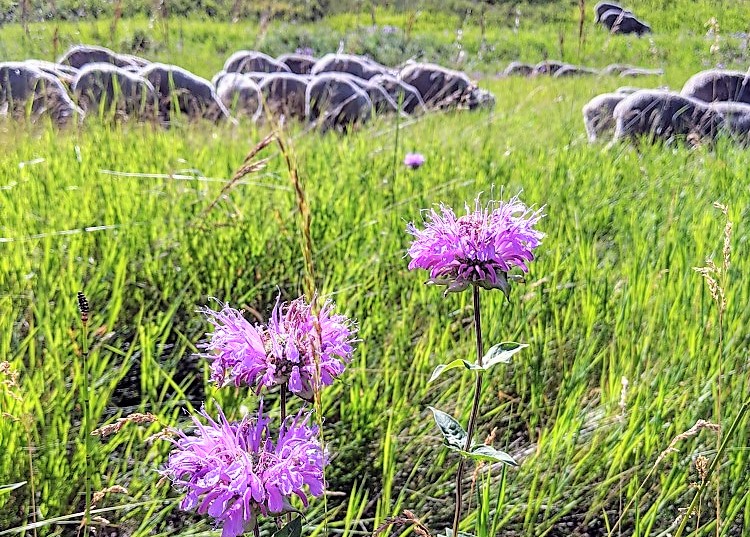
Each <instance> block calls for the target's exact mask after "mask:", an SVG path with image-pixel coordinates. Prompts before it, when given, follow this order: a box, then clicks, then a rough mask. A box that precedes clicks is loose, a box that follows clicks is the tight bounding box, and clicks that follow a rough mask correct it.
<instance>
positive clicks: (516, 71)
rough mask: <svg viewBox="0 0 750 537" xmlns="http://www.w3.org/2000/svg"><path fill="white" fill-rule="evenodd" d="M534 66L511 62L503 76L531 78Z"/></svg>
mask: <svg viewBox="0 0 750 537" xmlns="http://www.w3.org/2000/svg"><path fill="white" fill-rule="evenodd" d="M533 72H534V66H533V65H531V64H528V63H521V62H510V63H509V64H508V66H507V67H506V68H505V70H504V71H503V76H531V73H533Z"/></svg>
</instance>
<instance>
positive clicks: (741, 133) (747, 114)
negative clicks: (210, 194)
mask: <svg viewBox="0 0 750 537" xmlns="http://www.w3.org/2000/svg"><path fill="white" fill-rule="evenodd" d="M708 107H709V108H710V109H711V110H714V111H716V112H718V113H719V114H721V115H722V116H723V117H724V126H725V127H726V129H727V132H728V133H729V136H730V137H731V138H732V139H733V140H735V141H737V142H740V143H742V144H743V145H748V144H750V104H746V103H739V102H731V101H717V102H713V103H710V104H709V105H708Z"/></svg>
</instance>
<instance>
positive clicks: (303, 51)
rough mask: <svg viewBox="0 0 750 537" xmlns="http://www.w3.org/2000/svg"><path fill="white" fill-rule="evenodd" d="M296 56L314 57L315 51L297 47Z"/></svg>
mask: <svg viewBox="0 0 750 537" xmlns="http://www.w3.org/2000/svg"><path fill="white" fill-rule="evenodd" d="M294 52H295V54H300V55H302V56H314V55H315V51H314V50H313V49H311V48H310V47H297V50H295V51H294Z"/></svg>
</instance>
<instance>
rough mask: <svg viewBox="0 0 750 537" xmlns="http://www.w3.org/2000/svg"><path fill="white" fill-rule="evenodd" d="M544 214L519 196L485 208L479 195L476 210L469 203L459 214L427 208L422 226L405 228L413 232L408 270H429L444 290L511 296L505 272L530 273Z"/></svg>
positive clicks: (432, 279)
mask: <svg viewBox="0 0 750 537" xmlns="http://www.w3.org/2000/svg"><path fill="white" fill-rule="evenodd" d="M542 216H544V215H543V214H542V213H541V210H538V211H531V210H530V209H529V208H527V207H526V205H524V204H523V203H521V202H520V201H519V200H518V198H512V199H511V200H510V201H508V202H502V201H498V202H494V201H491V202H490V203H489V204H488V205H487V206H486V207H481V206H480V204H479V198H477V200H476V202H475V208H474V211H471V210H469V207H468V206H467V207H466V214H465V215H463V216H460V217H457V216H456V214H455V213H454V212H453V209H451V208H450V207H447V206H445V205H442V204H441V205H440V211H439V212H438V211H436V210H435V209H430V210H429V211H428V212H427V216H426V218H425V228H424V229H423V230H420V229H417V228H416V227H415V226H414V224H411V223H410V224H409V226H408V227H407V231H408V232H409V233H410V234H412V235H414V241H413V242H412V244H411V246H410V247H409V251H408V254H409V256H411V258H412V259H411V262H410V263H409V270H413V269H415V268H422V269H425V270H428V271H429V272H430V280H429V282H428V283H435V284H439V285H447V286H448V287H447V289H446V293H448V292H453V291H462V290H464V289H466V288H467V287H468V286H469V285H477V286H479V287H483V288H485V289H501V290H502V291H503V292H504V293H505V295H506V296H508V294H509V292H510V287H509V284H508V275H507V273H508V272H509V271H510V270H511V269H512V268H513V267H514V266H515V267H519V268H520V269H521V270H523V271H524V272H527V271H528V266H527V263H528V262H529V261H531V260H533V259H534V253H533V252H534V249H535V248H536V247H537V246H539V244H541V240H542V238H544V233H542V232H540V231H538V230H536V229H535V228H534V226H535V225H536V224H537V222H539V220H540V219H541V218H542Z"/></svg>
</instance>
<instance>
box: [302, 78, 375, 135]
mask: <svg viewBox="0 0 750 537" xmlns="http://www.w3.org/2000/svg"><path fill="white" fill-rule="evenodd" d="M371 114H372V102H371V101H370V98H369V97H368V96H367V94H366V93H365V92H364V91H362V90H361V89H360V88H358V87H357V85H356V84H354V83H353V82H352V81H351V80H350V79H349V78H347V77H342V76H340V75H338V74H326V75H320V76H317V77H315V78H313V79H312V80H311V81H310V84H308V86H307V93H306V95H305V115H306V116H307V117H308V119H309V120H310V121H313V122H315V123H316V124H317V125H318V126H319V127H320V128H321V129H322V130H324V131H326V130H329V129H332V128H335V129H337V130H342V131H345V130H348V129H349V128H350V127H351V126H353V125H356V124H359V123H364V122H365V121H367V118H369V117H370V115H371Z"/></svg>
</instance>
